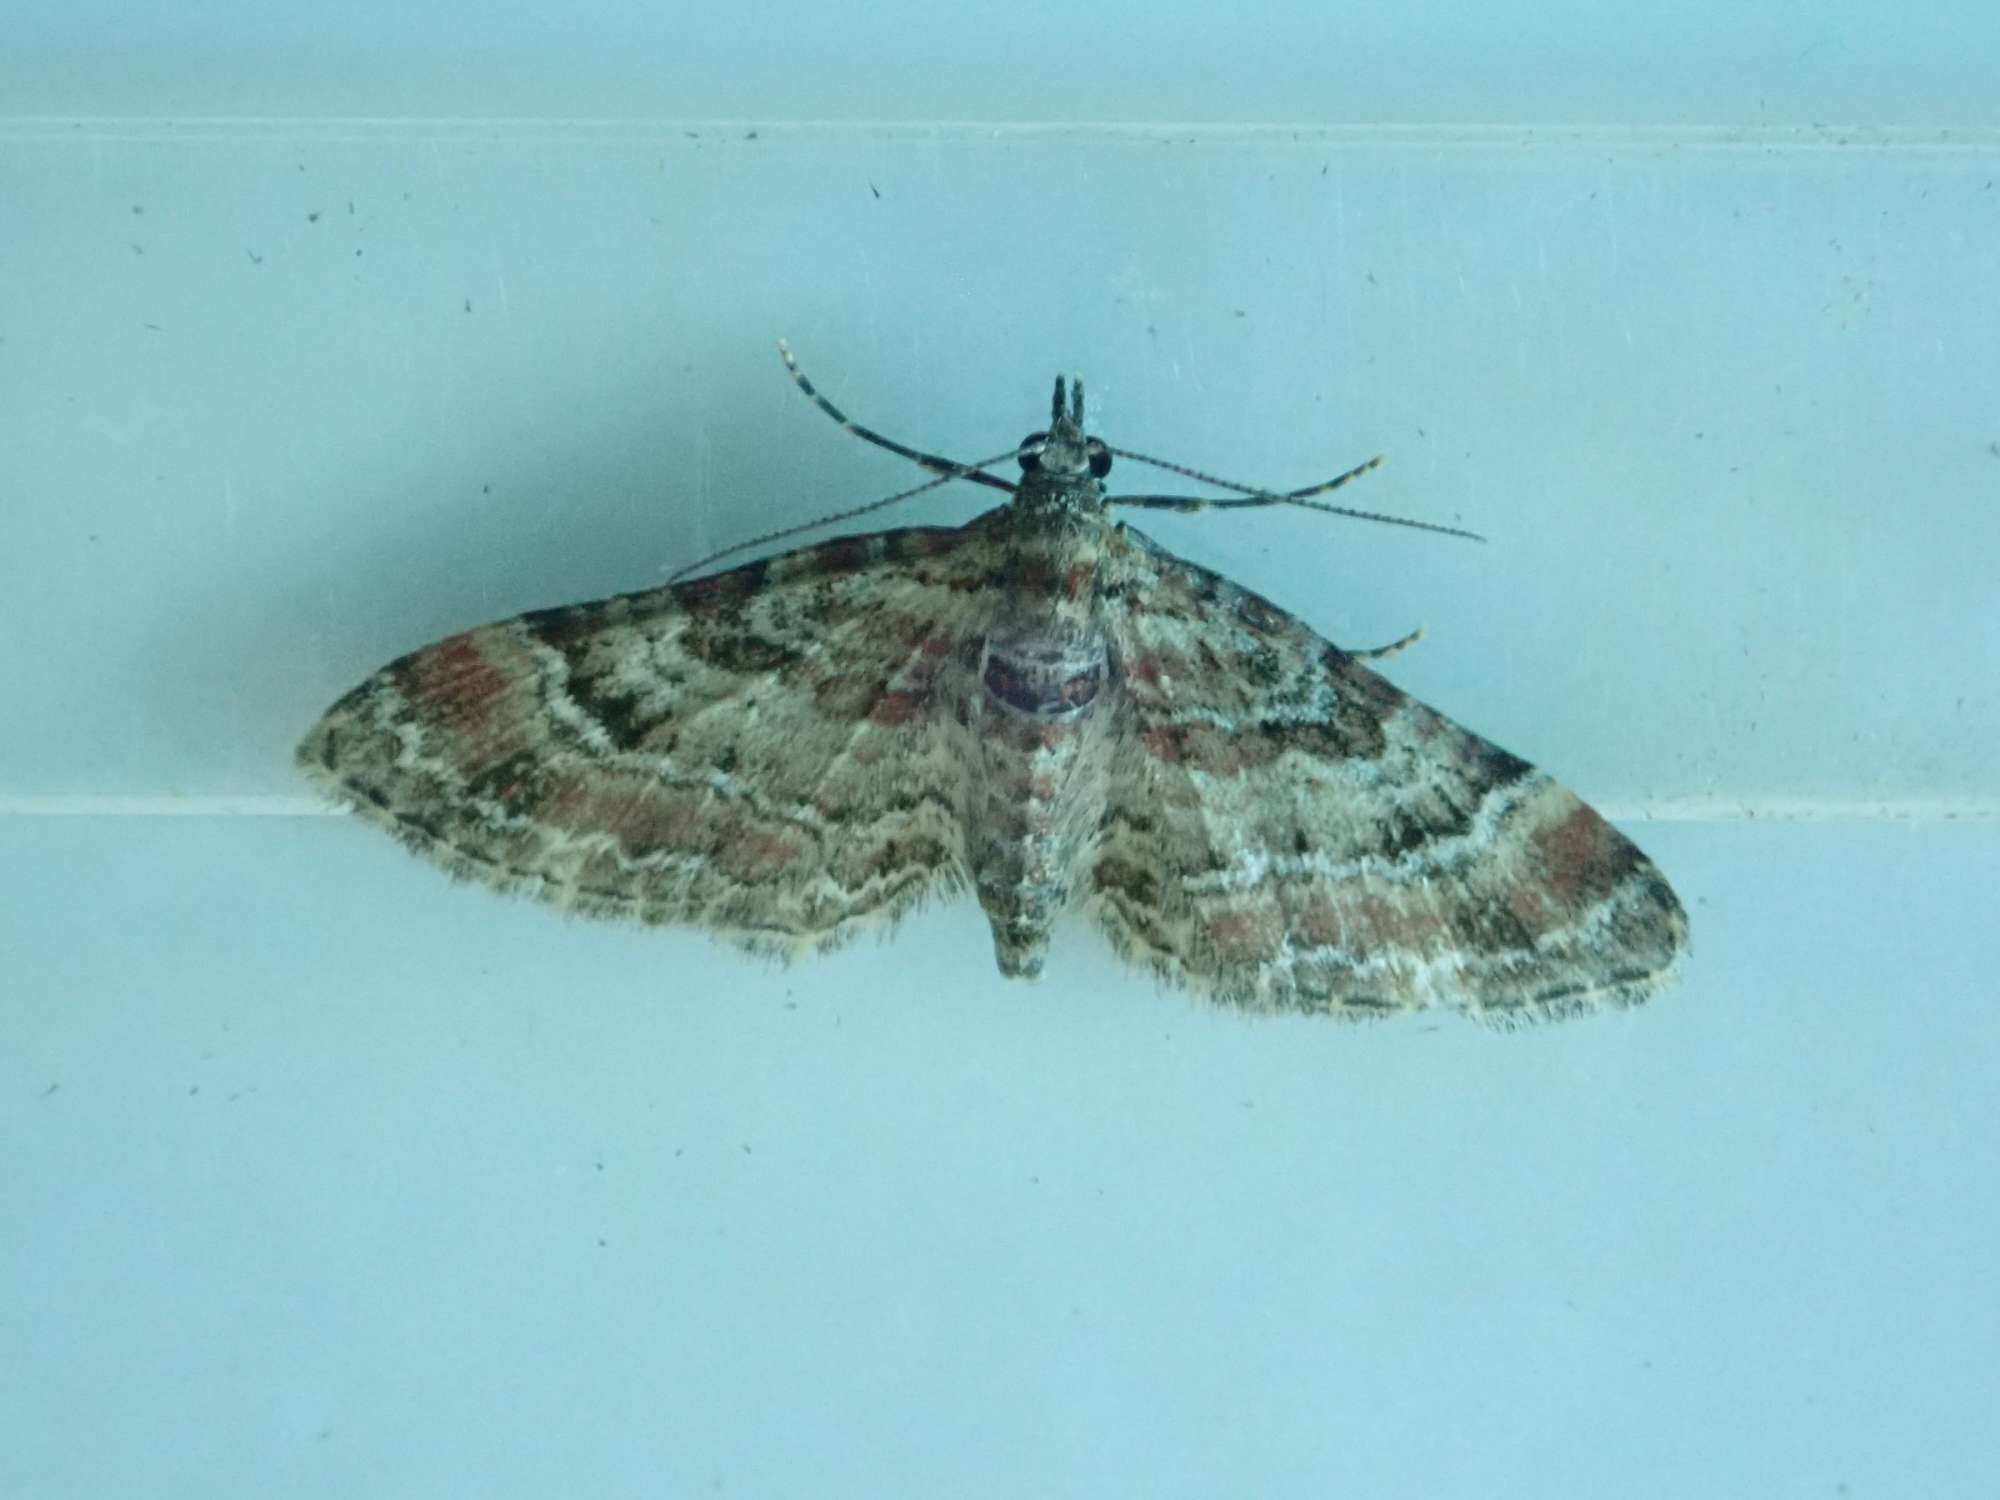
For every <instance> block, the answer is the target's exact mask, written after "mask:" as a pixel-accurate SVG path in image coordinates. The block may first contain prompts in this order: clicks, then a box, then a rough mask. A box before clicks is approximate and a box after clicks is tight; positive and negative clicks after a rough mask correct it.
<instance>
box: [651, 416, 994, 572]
mask: <svg viewBox="0 0 2000 1500" xmlns="http://www.w3.org/2000/svg"><path fill="white" fill-rule="evenodd" d="M1019 451H1020V450H1019V449H1016V448H1009V449H1008V450H1007V451H1006V452H1005V453H996V454H995V455H994V456H993V457H991V458H989V459H987V460H985V462H984V463H981V464H953V465H952V468H953V469H954V470H958V469H964V470H966V473H963V474H962V473H956V472H954V473H950V474H940V475H938V477H937V478H935V479H927V480H925V481H924V482H923V483H922V484H920V485H918V486H917V487H916V488H915V489H908V490H904V491H902V492H901V493H900V494H895V495H889V496H887V497H885V498H884V499H881V500H870V501H869V502H868V503H867V504H866V505H857V506H855V507H854V508H853V509H852V510H837V511H835V512H834V513H833V514H832V515H828V516H821V517H819V519H817V520H814V521H801V522H800V523H799V524H798V525H796V526H786V527H783V528H781V529H779V530H777V531H767V532H765V533H764V534H763V535H762V536H753V537H751V538H750V539H749V540H748V541H744V542H736V543H734V544H733V545H731V546H728V547H724V548H723V549H722V550H721V551H720V552H711V553H709V554H708V556H706V557H702V558H697V559H696V560H695V561H693V562H691V563H689V564H687V566H685V567H681V568H676V569H674V571H673V572H671V573H669V574H668V575H667V580H666V581H667V582H668V583H678V582H679V581H680V580H681V579H683V578H685V577H687V576H688V574H690V573H692V572H694V571H696V570H697V569H699V568H705V567H707V566H708V565H709V564H710V563H714V562H721V561H722V559H723V558H725V557H734V556H735V555H736V554H737V553H739V552H748V551H749V550H750V549H751V548H753V547H761V546H763V545H764V544H765V543H766V542H779V541H783V540H784V539H785V538H786V537H788V536H797V535H799V533H801V532H804V531H817V530H818V529H819V528H820V527H822V526H836V525H838V524H839V523H840V522H842V521H852V520H853V519H854V518H855V517H856V516H865V515H867V514H869V513H870V512H871V511H878V510H884V509H886V508H887V507H889V506H891V505H896V504H899V503H900V502H902V501H904V500H909V499H912V498H914V497H915V496H917V495H921V494H923V493H925V492H926V491H928V490H934V489H938V488H939V487H941V486H943V485H947V484H950V483H951V482H952V480H954V479H964V478H966V477H967V475H968V474H971V473H975V472H977V471H978V470H979V469H982V468H985V467H986V465H987V464H997V463H1000V462H1003V461H1004V460H1007V459H1011V458H1012V457H1013V456H1014V455H1015V454H1016V453H1017V452H1019ZM980 477H981V478H984V479H991V478H992V477H993V476H992V475H990V474H986V475H981V476H980ZM998 482H999V481H997V480H996V481H995V483H998ZM1005 488H1006V489H1008V490H1009V491H1011V490H1012V489H1013V488H1014V486H1013V485H1011V484H1010V485H1007V486H1005Z"/></svg>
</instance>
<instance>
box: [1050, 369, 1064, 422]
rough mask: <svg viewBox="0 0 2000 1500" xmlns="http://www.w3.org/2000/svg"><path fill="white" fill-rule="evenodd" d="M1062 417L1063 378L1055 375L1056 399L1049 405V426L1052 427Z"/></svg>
mask: <svg viewBox="0 0 2000 1500" xmlns="http://www.w3.org/2000/svg"><path fill="white" fill-rule="evenodd" d="M1062 419H1063V378H1062V376H1060V375H1058V376H1056V399H1055V400H1054V401H1053V402H1051V403H1050V405H1049V426H1051V427H1054V426H1055V425H1056V424H1057V423H1058V422H1060V421H1062Z"/></svg>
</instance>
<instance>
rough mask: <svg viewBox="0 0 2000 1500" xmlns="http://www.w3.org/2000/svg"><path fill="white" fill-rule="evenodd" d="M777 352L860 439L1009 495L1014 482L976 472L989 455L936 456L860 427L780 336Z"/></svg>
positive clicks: (795, 378)
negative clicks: (976, 460) (979, 458)
mask: <svg viewBox="0 0 2000 1500" xmlns="http://www.w3.org/2000/svg"><path fill="white" fill-rule="evenodd" d="M778 355H779V357H780V358H781V359H783V360H784V362H785V368H786V369H787V370H790V371H791V372H792V380H793V381H794V382H795V383H796V384H797V386H798V388H799V389H800V390H802V391H804V392H805V393H806V395H807V396H809V397H810V398H811V399H812V403H813V405H814V406H817V407H818V408H819V409H820V410H821V411H823V412H825V413H826V414H827V415H828V416H829V417H832V418H833V420H834V421H836V422H838V423H839V424H840V425H841V426H842V427H845V428H846V429H847V430H848V431H849V432H851V433H853V434H854V435H855V436H856V437H858V438H860V439H862V440H863V441H864V442H870V443H873V444H874V445H875V446H876V447H878V448H887V449H888V450H889V451H890V452H891V453H894V454H897V455H899V456H900V457H903V458H907V459H908V460H910V462H911V463H914V464H922V465H923V466H924V467H925V468H926V469H929V470H930V471H931V472H932V473H933V474H942V475H943V476H944V477H945V478H947V479H966V480H970V481H971V482H972V483H974V484H983V485H988V486H990V487H991V488H993V489H996V490H1005V491H1007V493H1008V494H1010V495H1011V494H1013V493H1014V486H1013V485H1011V484H1009V483H1008V482H1007V481H1006V480H1004V479H995V478H994V477H993V476H992V475H991V474H982V473H980V472H979V471H980V470H981V469H983V468H985V467H986V466H987V464H994V463H998V462H999V460H998V459H993V458H989V459H987V460H986V463H985V464H962V463H959V462H958V461H957V460H956V459H950V458H940V457H939V456H938V455H937V454H935V453H924V452H921V451H919V450H918V449H915V448H910V447H906V446H905V445H903V444H902V443H899V442H897V441H896V440H895V439H894V438H886V437H883V436H882V434H881V433H879V432H876V431H875V430H874V429H873V428H869V427H863V426H862V425H861V424H860V423H859V422H857V421H855V420H854V419H853V418H852V417H850V416H848V415H847V413H846V412H844V411H842V410H841V409H840V408H839V407H837V406H835V405H834V404H833V403H832V402H831V401H829V400H827V399H826V397H824V396H822V395H821V394H820V393H819V388H818V387H817V386H815V385H814V384H813V383H812V382H811V381H810V380H808V379H806V372H805V371H804V370H801V369H800V368H799V362H798V361H797V360H796V359H794V358H793V357H792V346H791V345H790V344H788V343H786V342H785V341H784V340H783V339H779V340H778ZM1013 456H1014V453H1013V451H1012V450H1010V451H1009V452H1008V453H1007V457H1008V458H1012V457H1013ZM926 488H928V486H926ZM910 493H911V494H913V495H914V494H918V493H920V492H919V491H917V490H912V491H910ZM883 503H884V504H886V503H887V502H886V501H884V502H883Z"/></svg>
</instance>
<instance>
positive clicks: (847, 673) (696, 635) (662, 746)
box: [299, 522, 991, 952]
mask: <svg viewBox="0 0 2000 1500" xmlns="http://www.w3.org/2000/svg"><path fill="white" fill-rule="evenodd" d="M987 551H988V547H987V541H986V532H985V531H984V530H983V529H981V527H980V523H977V522H975V523H974V524H973V525H972V526H968V527H963V528H910V529H907V530H904V531H898V532H882V533H875V534H873V535H870V536H862V537H853V538H845V539H841V540H838V541H835V542H831V543H825V544H822V545H820V546H817V547H809V548H803V549H800V550H799V551H797V552H794V553H789V554H786V555H783V556H781V557H777V558H773V559H770V560H769V561H767V562H764V563H754V564H750V565H748V566H746V567H743V568H738V569H732V570H730V571H729V572H726V573H721V574H717V575H714V576H712V577H710V578H706V579H701V580H697V581H695V582H693V583H689V584H684V585H680V586H677V587H674V588H668V589H655V590H649V591H646V592H644V593H640V594H631V595H621V596H617V597H614V598H611V599H605V600H599V601H596V602H594V603H590V604H579V605H573V606H568V607H565V608H560V609H552V610H543V611H538V612H535V613H533V614H528V615H522V616H518V617H516V618H514V619H511V620H505V621H501V622H499V623H497V624H494V625H488V626H484V627H481V628H480V629H477V630H472V631H467V632H465V633H464V634H462V635H458V636H453V637H451V638H450V639H448V640H445V641H440V642H438V643H436V644H434V645H431V646H427V647H425V648H423V649H422V650H420V651H415V652H412V653H411V654H410V655H408V656H405V657H403V658H401V659H400V660H398V661H396V662H394V663H392V664H390V665H389V666H388V667H386V668H384V669H383V670H382V671H380V672H378V673H376V674H375V675H374V676H372V677H370V678H369V679H368V680H367V681H365V682H364V683H362V684H361V686H359V687H358V688H356V689H355V690H354V691H353V692H351V693H349V694H348V695H347V696H346V697H344V698H343V699H341V700H340V702H339V703H337V704H335V705H334V707H333V708H332V709H330V710H329V711H328V712H327V714H326V715H325V716H324V717H323V718H322V719H321V720H320V722H319V723H318V724H317V725H316V726H315V727H314V728H313V730H312V731H311V732H310V733H309V734H308V735H307V736H306V738H305V741H304V742H303V743H302V744H301V746H300V748H299V759H300V762H301V764H302V765H303V766H304V767H305V769H306V770H307V771H308V772H309V773H311V774H312V775H313V777H314V778H315V779H316V780H317V781H319V782H320V784H321V785H323V786H325V787H326V788H327V789H328V790H329V791H331V792H333V793H334V794H335V795H337V796H340V797H342V798H344V799H346V800H348V801H349V802H351V803H352V804H353V805H354V806H355V808H356V809H357V810H358V811H359V812H360V813H362V814H363V815H364V816H365V817H367V818H369V819H370V820H371V821H374V822H377V823H379V824H381V825H382V826H384V827H385V828H387V829H388V830H389V831H391V832H392V833H394V834H395V835H396V836H397V837H398V838H399V839H401V840H402V841H403V842H404V843H405V844H407V845H408V846H409V847H411V848H413V849H415V850H417V851H418V852H419V853H422V854H424V855H425V856H427V857H429V858H431V859H434V860H436V861H437V862H438V863H440V864H442V865H444V866H445V867H446V868H447V869H448V870H450V871H451V872H452V873H453V874H455V875H459V876H462V877H465V878H469V879H474V880H478V881H481V882H483V883H485V884H488V885H492V886H496V887H499V888H501V889H505V890H510V891H519V892H523V893H525V894H529V895H533V896H535V897H538V898H539V899H542V900H545V901H548V902H551V903H553V904H555V905H558V906H562V907H564V908H567V909H569V910H573V911H577V912H581V913H585V914H589V915H596V916H616V917H629V918H636V919H638V920H642V921H647V922H676V923H688V924H693V925H699V926H703V927H706V928H709V929H710V930H713V931H716V932H718V933H720V934H722V935H724V936H727V937H730V938H733V939H736V940H738V941H741V942H744V943H746V944H748V945H750V946H753V947H757V948H760V949H765V950H769V951H778V952H790V951H795V950H797V949H800V948H803V947H810V946H828V945H831V944H833V943H836V942H839V941H843V940H845V939H846V938H848V937H850V936H852V935H853V934H854V933H855V932H856V931H858V930H860V928H861V927H862V926H863V925H865V924H868V923H872V922H875V921H882V920H893V919H894V918H895V916H897V915H898V914H900V913H901V912H903V911H905V910H907V909H909V907H910V906H912V905H913V904H915V903H916V902H918V901H920V900H921V899H923V897H924V896H925V895H926V894H927V893H928V892H930V891H933V890H936V889H939V888H942V887H948V886H950V885H951V884H952V883H954V882H955V881H956V880H957V878H958V872H959V868H960V866H961V864H962V850H961V847H960V838H959V832H958V827H959V825H958V821H957V817H956V807H957V801H958V781H959V775H960V772H959V767H958V764H957V761H956V759H955V758H954V756H953V754H952V746H951V744H950V742H949V740H948V738H947V735H946V733H945V729H946V725H945V722H944V720H943V718H942V715H943V714H944V712H945V710H946V705H948V704H949V703H951V702H955V701H959V700H960V699H962V698H963V696H964V691H965V690H964V686H963V683H962V681H961V680H962V679H964V678H965V677H966V676H967V675H968V674H969V672H970V670H971V668H970V666H969V665H968V663H969V661H970V660H971V659H972V657H973V655H974V654H975V653H976V648H977V645H978V642H979V641H980V639H981V638H982V636H983V634H984V630H985V620H986V616H987V613H988V602H989V594H988V591H987V590H985V589H984V587H983V580H984V578H985V577H986V575H987V573H988V572H989V571H990V568H991V561H990V559H989V558H988V556H987Z"/></svg>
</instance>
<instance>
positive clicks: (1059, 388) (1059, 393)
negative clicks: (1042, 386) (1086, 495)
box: [1017, 375, 1111, 479]
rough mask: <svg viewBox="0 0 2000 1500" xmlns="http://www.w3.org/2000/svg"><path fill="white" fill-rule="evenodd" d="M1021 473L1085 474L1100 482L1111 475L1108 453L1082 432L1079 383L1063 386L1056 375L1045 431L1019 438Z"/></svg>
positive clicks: (1061, 380) (1081, 395)
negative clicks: (1053, 394)
mask: <svg viewBox="0 0 2000 1500" xmlns="http://www.w3.org/2000/svg"><path fill="white" fill-rule="evenodd" d="M1017 456H1018V457H1019V459H1020V462H1021V472H1022V473H1023V474H1034V473H1037V472H1039V473H1043V474H1057V475H1071V474H1084V473H1088V474H1089V475H1090V476H1091V477H1092V478H1094V479H1102V478H1103V477H1104V476H1105V475H1106V474H1109V473H1110V472H1111V450H1110V449H1109V448H1107V447H1105V446H1104V444H1103V443H1101V442H1099V441H1098V440H1097V439H1096V438H1094V437H1091V436H1089V435H1088V434H1086V433H1085V432H1084V430H1083V382H1082V381H1081V380H1078V381H1074V382H1071V383H1070V384H1068V385H1067V386H1065V384H1064V382H1063V378H1062V376H1060V375H1058V376H1056V396H1055V400H1054V402H1053V403H1052V404H1051V407H1050V411H1049V430H1048V431H1047V432H1031V433H1029V434H1028V435H1027V436H1026V437H1024V438H1022V439H1021V451H1020V453H1019V454H1018V455H1017Z"/></svg>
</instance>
